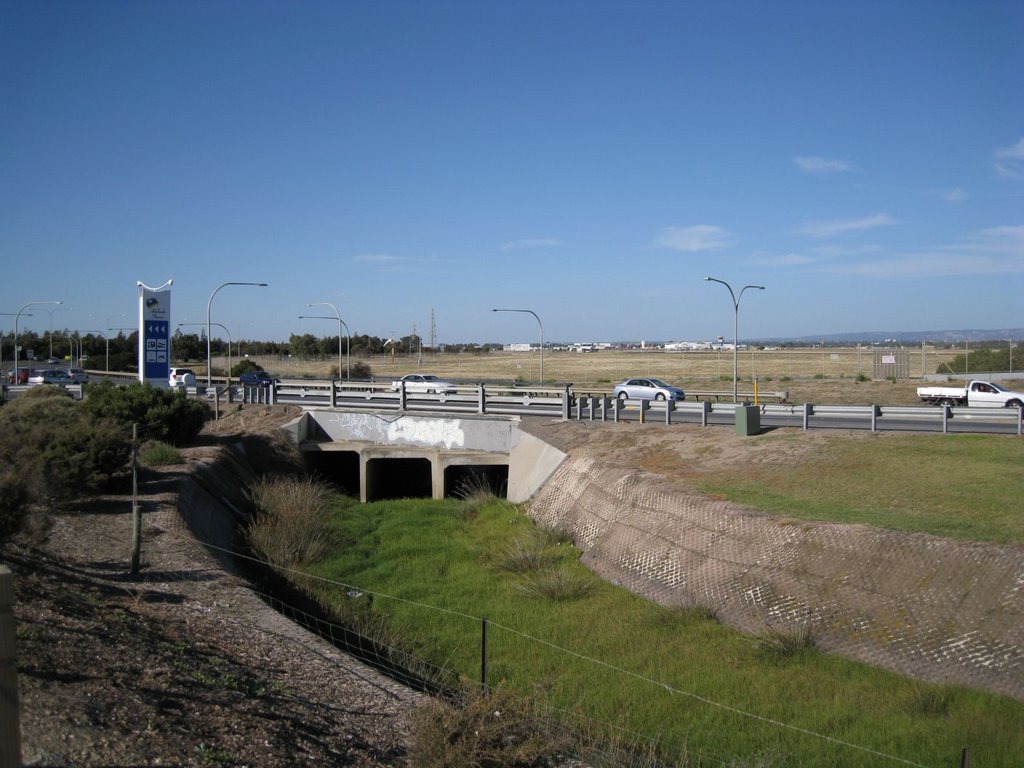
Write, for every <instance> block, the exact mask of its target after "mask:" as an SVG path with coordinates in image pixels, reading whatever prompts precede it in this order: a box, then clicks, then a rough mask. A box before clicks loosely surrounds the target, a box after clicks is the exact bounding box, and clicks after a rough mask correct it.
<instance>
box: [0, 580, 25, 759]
mask: <svg viewBox="0 0 1024 768" xmlns="http://www.w3.org/2000/svg"><path fill="white" fill-rule="evenodd" d="M17 658H18V653H17V644H16V634H15V626H14V574H13V573H11V569H10V568H8V567H7V566H6V565H0V768H21V724H20V720H19V717H20V715H19V709H18V706H19V705H18V664H17Z"/></svg>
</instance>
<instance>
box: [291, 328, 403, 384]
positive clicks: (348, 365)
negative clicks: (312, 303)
mask: <svg viewBox="0 0 1024 768" xmlns="http://www.w3.org/2000/svg"><path fill="white" fill-rule="evenodd" d="M335 319H337V318H334V317H328V316H327V315H299V320H335ZM338 322H339V323H341V327H342V328H344V329H345V369H346V373H345V378H346V379H351V378H352V334H351V333H349V330H348V325H347V324H346V323H345V321H344V320H338ZM384 346H387V344H386V343H385V345H384ZM338 378H341V337H339V338H338Z"/></svg>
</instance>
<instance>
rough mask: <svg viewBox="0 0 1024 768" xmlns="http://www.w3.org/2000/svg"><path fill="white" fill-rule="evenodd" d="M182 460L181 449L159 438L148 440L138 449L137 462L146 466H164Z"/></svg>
mask: <svg viewBox="0 0 1024 768" xmlns="http://www.w3.org/2000/svg"><path fill="white" fill-rule="evenodd" d="M184 461H185V460H184V458H182V455H181V451H179V450H178V449H177V448H175V447H174V446H173V445H168V444H167V443H164V442H161V441H159V440H155V441H152V442H148V443H146V444H145V445H143V446H142V448H140V449H139V463H140V464H142V465H143V466H146V467H165V466H168V465H170V464H182V463H184Z"/></svg>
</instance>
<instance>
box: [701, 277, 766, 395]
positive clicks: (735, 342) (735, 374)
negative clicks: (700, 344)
mask: <svg viewBox="0 0 1024 768" xmlns="http://www.w3.org/2000/svg"><path fill="white" fill-rule="evenodd" d="M704 279H705V280H710V281H711V282H713V283H721V284H722V285H724V286H725V287H726V288H728V289H729V295H730V296H731V297H732V306H733V310H734V311H735V314H734V318H733V327H732V328H733V330H732V401H733V402H734V403H738V402H739V395H738V394H737V393H738V389H737V382H738V381H739V358H738V356H737V355H738V351H739V347H740V299H742V298H743V291H745V290H747V288H756V289H757V290H759V291H763V290H764V286H763V285H745V286H743V288H742V289H741V290H740V295H739V296H737V295H736V294H735V293H734V292H733V290H732V286H731V285H729V284H728V283H727V282H725V280H719V279H718V278H717V277H705V278H704Z"/></svg>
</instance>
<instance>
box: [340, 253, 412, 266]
mask: <svg viewBox="0 0 1024 768" xmlns="http://www.w3.org/2000/svg"><path fill="white" fill-rule="evenodd" d="M352 261H357V262H363V263H368V264H390V265H394V264H402V263H404V262H406V261H407V259H406V258H405V257H404V256H392V255H391V254H388V253H360V254H357V255H355V256H353V257H352Z"/></svg>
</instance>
